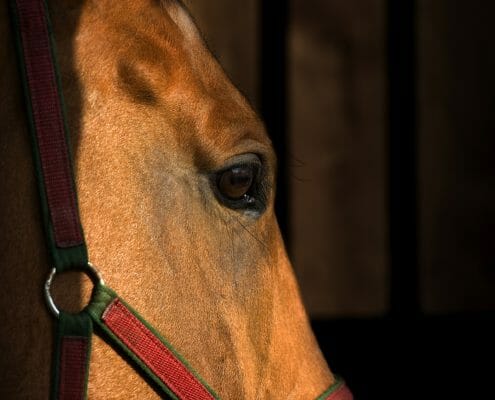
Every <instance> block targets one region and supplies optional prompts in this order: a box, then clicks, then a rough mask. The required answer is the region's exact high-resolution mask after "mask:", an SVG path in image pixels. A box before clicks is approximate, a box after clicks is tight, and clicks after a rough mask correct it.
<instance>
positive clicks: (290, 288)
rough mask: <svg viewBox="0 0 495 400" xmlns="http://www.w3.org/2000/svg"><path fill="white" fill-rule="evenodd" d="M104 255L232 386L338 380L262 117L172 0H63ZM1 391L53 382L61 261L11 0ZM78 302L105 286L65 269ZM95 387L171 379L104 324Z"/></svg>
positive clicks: (132, 386)
mask: <svg viewBox="0 0 495 400" xmlns="http://www.w3.org/2000/svg"><path fill="white" fill-rule="evenodd" d="M48 8H49V11H50V16H51V21H52V24H53V31H54V35H55V39H56V52H57V56H58V62H59V68H60V76H61V81H62V87H63V95H64V97H65V102H66V109H67V116H68V124H69V128H70V132H71V147H72V155H73V162H74V165H73V169H74V174H75V182H76V183H75V184H76V187H77V192H78V197H79V208H80V213H81V219H82V223H83V226H84V230H85V234H86V241H87V245H88V249H89V254H90V259H91V261H92V262H93V263H94V264H95V265H97V266H98V267H99V269H100V271H101V272H102V274H103V275H104V277H105V281H107V282H109V283H111V285H112V287H113V288H114V289H116V291H118V292H119V293H121V294H122V295H123V297H125V298H126V299H127V300H128V301H129V302H130V303H131V304H132V305H133V306H134V307H135V308H137V309H138V310H140V313H141V314H142V315H144V316H145V317H146V319H147V320H149V321H150V322H151V323H152V324H153V325H154V326H155V327H156V328H157V330H158V331H160V332H161V333H162V334H163V336H165V337H166V338H168V339H169V340H170V341H172V342H173V344H174V346H175V348H177V349H178V350H179V351H180V352H181V354H183V356H184V357H185V358H186V359H187V360H188V361H189V363H190V364H191V365H192V366H193V367H194V368H195V369H196V370H197V371H198V372H199V374H201V376H202V377H203V378H204V379H205V381H207V382H208V384H209V385H210V386H211V387H213V388H214V389H215V391H216V392H217V393H218V394H219V396H220V397H221V398H225V399H312V398H316V397H317V396H318V395H319V394H321V393H322V392H324V391H325V389H327V388H328V387H329V386H331V385H332V384H333V383H334V382H335V380H336V378H335V376H334V375H333V374H332V372H331V371H330V369H329V367H328V365H327V363H326V361H325V359H324V357H323V356H322V353H321V351H320V350H319V347H318V344H317V342H316V340H315V337H314V335H313V333H312V331H311V328H310V324H309V321H308V317H307V314H306V312H305V310H304V306H303V303H302V301H301V296H300V294H299V290H298V286H297V283H296V280H295V276H294V273H293V271H292V267H291V264H290V261H289V259H288V256H287V253H286V250H285V248H284V243H283V240H282V237H281V234H280V231H279V228H278V225H277V221H276V217H275V214H274V205H273V204H274V196H275V187H274V186H275V185H274V182H275V174H276V157H275V155H274V151H273V149H272V146H271V143H270V140H269V138H268V136H267V133H266V132H265V128H264V126H263V123H262V122H261V121H260V119H259V117H258V116H257V115H256V113H255V112H254V111H253V109H252V108H251V106H250V105H249V104H248V102H247V100H246V99H245V98H244V97H243V96H242V95H241V93H240V92H239V91H238V90H237V89H236V88H235V87H234V85H233V84H232V83H231V82H230V81H229V80H228V78H227V77H226V75H225V73H224V71H223V70H222V68H221V66H220V65H219V64H218V62H217V61H216V59H215V58H214V57H213V56H212V54H211V53H210V52H209V51H208V49H207V47H206V45H205V43H204V41H203V39H202V36H201V34H200V33H199V32H198V29H197V28H196V26H195V24H194V22H193V19H192V17H191V16H190V15H189V13H188V12H187V10H186V9H185V8H184V6H183V5H182V4H181V3H180V2H178V1H174V0H119V1H109V0H98V1H92V0H86V1H83V0H50V1H48ZM0 38H1V39H0V40H1V45H0V66H1V74H0V87H1V88H2V96H1V97H0V105H1V107H0V132H1V135H0V187H1V190H0V193H1V197H0V226H1V227H2V229H1V233H0V235H1V240H0V265H1V267H2V272H1V274H2V281H3V290H2V291H1V292H0V313H1V314H0V319H1V321H2V323H1V324H0V352H1V355H2V357H1V358H0V376H1V378H0V379H1V384H0V398H2V399H10V398H16V399H23V398H25V399H28V398H29V399H38V398H39V399H44V398H48V393H49V382H50V379H49V374H50V373H49V369H50V367H49V366H50V358H51V353H52V350H53V343H52V327H53V323H54V322H53V318H52V317H51V316H50V314H49V313H48V312H47V311H46V306H45V304H44V300H43V297H42V291H41V288H42V286H43V282H44V281H45V278H46V272H47V271H48V270H49V268H50V265H49V258H48V256H47V253H46V250H45V248H44V240H43V232H42V228H41V224H40V222H39V221H40V218H41V217H40V210H39V204H38V200H37V194H36V184H35V178H34V174H33V161H32V159H31V150H30V144H29V140H28V133H27V129H28V127H27V122H26V117H25V108H24V105H23V100H22V90H21V82H20V77H19V73H18V71H17V66H16V59H15V55H14V54H15V49H14V39H13V35H12V33H11V26H10V22H9V15H8V9H7V5H6V2H3V3H2V6H1V8H0ZM54 291H55V294H54V296H55V298H56V302H57V304H59V305H60V306H61V307H62V308H64V309H66V310H69V311H78V310H80V309H81V308H82V307H83V306H84V305H85V304H86V302H87V301H88V298H89V297H90V295H91V284H90V282H89V281H88V279H86V278H84V277H82V276H81V275H80V274H78V273H67V274H63V275H61V276H59V277H57V281H56V285H55V288H54ZM88 393H89V398H91V399H121V398H126V399H152V398H157V397H158V395H157V393H156V392H155V391H154V390H153V388H152V387H150V386H149V385H148V384H147V383H146V382H145V381H144V380H142V379H141V377H140V376H139V375H138V374H137V373H135V372H134V370H132V369H131V367H130V366H129V365H128V364H127V363H126V362H125V361H124V360H123V359H122V358H121V357H120V356H119V355H118V354H116V353H115V352H114V351H113V349H112V348H111V347H110V346H109V345H108V344H107V343H106V342H105V341H104V340H102V339H101V338H99V337H98V336H96V337H95V338H94V339H93V348H92V353H91V363H90V371H89V387H88Z"/></svg>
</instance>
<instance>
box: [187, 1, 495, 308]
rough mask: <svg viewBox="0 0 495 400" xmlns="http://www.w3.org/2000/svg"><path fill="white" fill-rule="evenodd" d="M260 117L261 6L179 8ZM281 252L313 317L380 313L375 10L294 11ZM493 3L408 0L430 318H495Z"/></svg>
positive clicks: (385, 248)
mask: <svg viewBox="0 0 495 400" xmlns="http://www.w3.org/2000/svg"><path fill="white" fill-rule="evenodd" d="M185 3H186V5H187V6H188V7H189V8H190V10H191V13H192V14H193V16H194V17H195V19H196V20H197V22H198V25H199V26H200V28H201V30H202V31H203V32H204V34H205V37H206V39H207V42H208V43H209V45H210V47H211V48H212V50H213V52H214V53H215V54H216V55H217V56H218V58H219V60H220V62H221V63H222V64H223V66H224V67H225V69H226V71H227V73H228V74H229V76H230V77H231V79H232V80H233V82H234V83H235V84H236V85H237V86H238V87H240V88H241V90H242V91H243V92H244V93H245V94H246V95H247V97H248V98H249V99H250V100H251V102H252V103H253V104H254V105H255V107H256V108H258V109H259V102H260V87H259V86H260V43H261V42H260V41H261V40H262V38H261V37H259V35H260V34H259V32H260V6H259V5H260V2H259V1H255V0H245V1H235V2H234V1H228V0H216V1H214V2H212V1H207V0H186V1H185ZM289 4H290V19H289V26H288V36H287V39H288V64H287V68H288V82H287V84H288V92H289V99H288V104H289V117H288V126H289V131H288V135H287V140H288V141H289V155H288V160H289V174H290V201H289V204H290V224H289V225H290V227H291V229H290V234H291V235H290V236H291V239H292V240H291V243H292V245H291V248H290V253H291V257H292V260H293V263H294V267H295V270H296V273H297V275H298V278H299V282H300V285H301V290H302V293H303V297H304V299H305V301H306V304H307V307H308V310H309V311H310V314H311V315H312V316H313V317H334V316H380V315H383V314H385V313H387V311H388V310H389V304H388V302H389V286H390V267H389V254H390V253H389V251H390V249H389V237H388V226H389V218H388V215H389V204H388V194H387V191H388V176H389V175H388V174H389V172H388V171H389V167H390V166H389V165H388V160H389V157H388V152H389V147H388V140H389V138H388V118H389V115H388V112H389V109H388V104H387V101H388V99H387V93H388V92H387V90H388V88H387V85H388V80H387V79H388V77H387V68H386V39H387V36H386V35H387V26H386V18H387V15H386V7H387V4H386V1H385V0H374V1H365V0H347V1H337V0H290V2H289ZM491 4H492V3H490V2H484V1H482V0H476V1H474V0H473V1H470V2H467V1H464V2H462V1H448V0H438V1H437V0H435V1H429V0H417V2H416V5H417V16H416V17H417V24H416V28H417V37H416V44H417V62H418V65H417V77H418V80H417V96H418V104H417V111H418V115H417V116H418V123H417V127H418V133H417V140H418V149H417V150H418V160H417V161H418V165H417V172H418V182H417V183H418V199H417V200H418V215H419V219H418V243H419V244H418V247H419V248H418V259H419V266H418V272H419V273H420V278H419V291H420V292H419V293H420V302H421V305H422V308H423V310H424V311H426V312H428V313H451V312H459V311H469V310H486V309H491V310H493V308H494V307H495V290H494V288H495V256H494V254H495V234H494V232H495V206H494V204H495V161H494V159H495V129H494V128H495V113H494V112H493V108H494V106H495V101H494V99H495V97H494V95H493V93H495V81H494V76H495V75H494V73H493V71H494V70H495V65H494V57H493V55H492V54H493V44H492V43H491V42H492V36H493V35H492V34H491V17H492V15H493V11H495V10H494V8H495V6H493V5H491Z"/></svg>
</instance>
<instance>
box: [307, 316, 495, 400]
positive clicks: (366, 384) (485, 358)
mask: <svg viewBox="0 0 495 400" xmlns="http://www.w3.org/2000/svg"><path fill="white" fill-rule="evenodd" d="M312 326H313V329H314V332H315V334H316V336H317V338H318V341H319V343H320V346H321V349H322V351H323V353H324V355H325V357H326V358H327V360H329V362H330V366H331V368H332V369H333V370H334V371H335V372H336V373H337V374H339V375H341V376H342V377H344V378H345V379H346V381H347V382H348V384H349V386H350V387H351V389H352V391H353V393H354V396H355V398H356V400H381V399H476V398H487V397H486V396H487V394H488V393H491V391H492V382H493V377H492V372H493V368H492V360H493V358H494V356H495V347H494V346H493V344H492V343H493V338H494V337H495V315H494V314H493V313H487V314H472V315H471V314H470V315H448V316H430V317H424V318H418V319H412V320H409V321H397V320H392V319H379V318H376V319H340V320H313V321H312Z"/></svg>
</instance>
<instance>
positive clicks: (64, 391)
mask: <svg viewBox="0 0 495 400" xmlns="http://www.w3.org/2000/svg"><path fill="white" fill-rule="evenodd" d="M9 2H10V8H11V19H12V26H13V29H14V37H15V39H16V44H17V46H16V47H17V53H18V60H19V71H20V76H21V79H22V83H23V89H24V98H25V105H26V110H27V117H28V124H29V131H30V136H31V144H32V149H33V159H34V166H35V172H36V178H37V185H38V192H39V195H40V204H41V211H42V219H43V226H44V231H45V239H46V245H47V247H48V251H49V254H50V259H51V262H52V265H53V266H54V268H53V269H52V270H51V271H50V274H49V277H48V279H47V281H46V283H45V298H46V301H47V305H48V309H49V310H50V311H51V313H52V314H54V315H55V317H56V345H55V351H54V358H53V360H54V361H53V367H52V382H51V399H52V400H69V399H85V398H86V397H87V384H88V370H89V366H88V363H89V355H90V351H91V337H92V334H93V325H94V324H96V325H97V326H98V328H99V330H98V333H100V334H101V335H102V336H103V337H104V339H106V340H107V341H108V342H110V343H111V344H112V345H113V346H114V347H116V348H118V349H119V350H120V351H121V352H122V353H123V354H124V356H125V358H126V359H127V361H128V362H129V363H130V364H131V365H132V366H133V367H134V368H135V369H136V370H138V371H139V372H140V373H141V374H142V375H143V376H144V377H145V378H147V381H148V382H151V384H152V385H153V387H154V389H155V390H156V391H157V392H158V393H159V394H160V396H162V397H166V398H172V399H176V400H212V399H219V397H218V395H217V394H216V393H215V392H214V391H213V390H212V389H211V388H210V387H209V386H208V384H207V383H206V382H205V381H204V380H203V379H202V378H201V377H200V376H199V374H198V373H197V372H196V371H194V369H193V368H192V367H191V366H190V365H189V364H188V363H187V361H186V360H185V359H184V358H183V357H182V356H181V355H180V354H179V353H178V352H177V351H176V350H175V349H174V348H173V346H172V345H171V344H170V343H169V342H168V341H167V340H166V339H165V338H163V337H161V336H160V334H159V333H158V332H157V331H156V330H155V329H154V328H153V327H152V326H151V325H150V324H148V323H147V322H146V321H145V320H144V319H143V318H142V317H141V316H140V315H139V314H138V313H137V312H136V311H135V310H134V309H133V308H132V307H130V306H129V305H128V304H127V303H126V302H125V301H124V300H123V299H122V298H120V297H119V296H118V295H117V294H116V293H115V292H114V291H113V290H111V289H110V288H109V287H107V286H106V285H105V283H104V281H103V279H102V277H101V275H100V273H99V272H98V271H97V270H96V268H94V266H93V265H92V264H91V263H89V262H88V255H87V254H88V251H87V248H86V244H85V241H84V233H83V229H82V224H81V221H80V217H79V210H78V205H77V193H76V190H75V187H76V186H75V183H74V178H73V173H72V162H71V154H70V144H69V134H68V125H67V122H66V118H65V112H64V107H63V97H62V90H61V82H60V78H59V74H58V66H57V62H56V54H55V51H54V46H53V43H54V39H53V31H52V28H51V25H50V20H49V14H48V9H47V5H46V2H45V0H9ZM68 270H82V271H84V272H87V273H88V274H89V275H90V277H92V279H93V282H94V284H95V286H94V288H93V293H92V296H91V300H90V303H89V304H88V305H87V306H86V307H85V308H84V309H83V310H82V311H81V312H79V313H78V314H69V313H66V312H64V311H60V310H59V309H58V308H57V306H56V305H55V303H54V301H53V299H52V297H51V294H50V287H51V283H52V280H53V278H54V277H55V274H56V273H59V272H64V271H68ZM317 400H352V394H351V393H350V391H349V389H348V388H347V386H346V385H345V383H344V382H343V381H342V380H340V379H337V380H336V382H335V383H334V384H333V385H332V386H331V387H330V388H329V389H328V390H327V391H325V392H324V393H323V394H321V395H320V396H319V397H318V398H317Z"/></svg>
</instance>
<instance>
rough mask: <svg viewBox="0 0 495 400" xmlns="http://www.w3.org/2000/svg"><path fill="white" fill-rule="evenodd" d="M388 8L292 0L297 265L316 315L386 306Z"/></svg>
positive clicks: (371, 312) (382, 309)
mask: <svg viewBox="0 0 495 400" xmlns="http://www.w3.org/2000/svg"><path fill="white" fill-rule="evenodd" d="M385 18H386V16H385V3H384V1H383V0H379V1H373V2H369V1H360V0H349V1H345V2H344V1H326V0H304V1H303V0H292V10H291V24H290V26H291V33H290V47H289V55H290V110H291V114H290V115H291V116H290V126H291V132H290V141H291V144H290V146H291V147H290V149H291V150H290V153H291V156H292V158H291V159H290V160H289V163H290V164H291V168H290V174H291V185H292V189H291V195H292V207H291V221H292V222H291V223H292V230H291V234H292V237H293V260H294V266H295V269H296V273H297V275H298V277H299V282H300V285H301V289H302V293H303V297H304V299H305V301H306V304H307V307H308V309H309V312H310V313H311V315H313V316H319V317H325V316H337V315H338V316H343V315H344V316H351V315H377V314H381V313H384V312H385V311H386V303H387V299H388V266H387V263H388V261H387V255H386V254H387V253H386V252H387V250H388V239H387V218H386V204H385V201H386V170H385V160H386V154H387V153H386V141H385V140H386V135H385V132H386V93H385V91H386V82H385V67H386V63H385Z"/></svg>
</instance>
